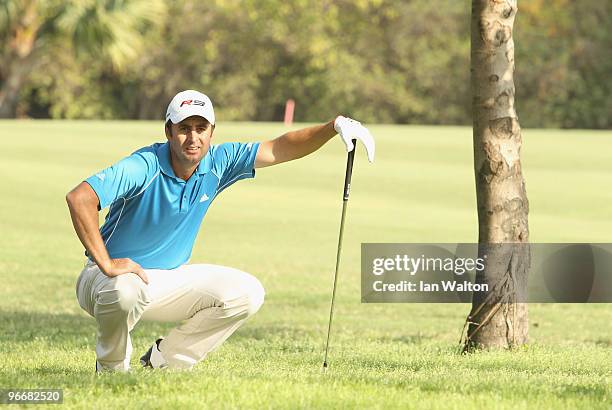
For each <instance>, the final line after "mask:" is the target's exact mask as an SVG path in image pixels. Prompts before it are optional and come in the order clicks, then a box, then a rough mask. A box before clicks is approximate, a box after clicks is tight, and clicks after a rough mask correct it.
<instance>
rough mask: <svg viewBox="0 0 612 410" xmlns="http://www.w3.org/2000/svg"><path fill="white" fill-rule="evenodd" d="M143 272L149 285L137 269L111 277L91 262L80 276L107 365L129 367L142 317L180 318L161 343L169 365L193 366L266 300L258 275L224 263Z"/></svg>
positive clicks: (82, 299) (81, 296)
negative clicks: (133, 333) (134, 331)
mask: <svg viewBox="0 0 612 410" xmlns="http://www.w3.org/2000/svg"><path fill="white" fill-rule="evenodd" d="M145 272H146V273H147V276H148V278H149V284H148V285H147V284H145V283H144V282H143V281H142V279H140V277H138V276H137V275H136V274H134V273H127V274H124V275H119V276H116V277H113V278H109V277H108V276H106V275H105V274H104V273H102V272H101V271H100V269H99V268H98V266H97V265H96V264H95V263H94V262H92V261H88V262H87V264H86V265H85V268H84V269H83V271H82V272H81V274H80V275H79V278H78V280H77V284H76V293H77V299H78V301H79V305H80V306H81V308H82V309H83V310H85V311H86V312H87V313H89V314H90V315H91V316H93V317H94V318H95V319H96V321H97V322H98V331H97V344H96V355H97V359H98V363H99V364H100V365H101V366H102V367H103V368H105V369H112V370H121V371H127V370H129V367H130V357H131V354H132V342H131V340H130V332H131V330H132V329H133V328H134V326H135V325H136V323H138V321H139V320H141V319H143V320H152V321H162V322H181V323H180V324H179V325H178V326H177V327H176V328H174V329H172V330H171V331H170V333H169V334H168V335H167V336H166V337H165V338H164V340H163V341H162V342H161V343H160V346H159V347H160V351H161V352H162V355H163V357H164V359H165V360H166V361H167V362H168V367H169V368H181V369H188V368H191V367H192V366H193V365H195V364H196V363H198V362H199V361H200V360H202V359H204V358H205V357H206V355H207V354H208V353H209V352H211V351H213V350H215V348H217V347H218V346H219V345H220V344H221V343H223V342H224V341H225V340H226V339H227V338H228V337H229V336H230V335H231V334H232V333H233V332H234V331H235V330H236V329H238V328H239V327H240V326H241V325H242V324H243V323H244V322H245V320H246V319H247V318H249V317H250V316H251V315H253V314H254V313H255V312H257V310H259V308H260V307H261V305H262V304H263V301H264V289H263V287H262V285H261V283H260V282H259V281H258V280H257V279H256V278H255V277H254V276H252V275H250V274H248V273H246V272H242V271H240V270H237V269H233V268H228V267H225V266H218V265H208V264H200V265H182V266H180V267H178V268H176V269H171V270H160V269H145ZM151 344H153V340H151Z"/></svg>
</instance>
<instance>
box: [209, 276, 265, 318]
mask: <svg viewBox="0 0 612 410" xmlns="http://www.w3.org/2000/svg"><path fill="white" fill-rule="evenodd" d="M240 274H241V279H240V283H239V285H237V286H235V287H232V288H230V289H227V291H226V292H223V293H222V294H220V295H218V297H219V302H220V303H221V306H222V307H223V308H224V309H225V310H226V311H227V312H228V313H229V314H230V315H232V316H247V317H248V316H251V315H254V314H255V313H256V312H257V311H258V310H259V308H260V307H261V305H263V302H264V297H265V291H264V288H263V285H262V284H261V282H260V281H259V280H258V279H257V278H256V277H255V276H253V275H251V274H249V273H246V272H240Z"/></svg>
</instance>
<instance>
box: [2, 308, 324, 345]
mask: <svg viewBox="0 0 612 410" xmlns="http://www.w3.org/2000/svg"><path fill="white" fill-rule="evenodd" d="M176 325H178V323H160V322H148V321H141V322H139V323H138V324H137V325H136V327H135V328H134V330H133V331H132V337H133V338H140V337H143V338H146V339H147V340H148V339H151V338H155V337H157V336H159V335H164V334H167V333H168V331H169V330H170V329H172V328H173V327H175V326H176ZM96 328H97V326H96V321H95V319H94V318H92V317H90V316H87V315H85V314H78V313H51V312H35V311H34V312H33V311H19V310H3V309H0V329H2V330H1V331H0V343H2V342H3V343H10V342H13V343H22V342H32V341H36V340H42V341H44V342H46V343H51V344H55V343H61V344H65V343H66V342H69V341H70V342H71V343H72V342H75V341H76V342H78V343H77V344H78V346H79V347H82V346H83V345H85V344H86V345H90V346H91V344H92V343H94V341H95V335H96ZM313 336H315V337H318V334H313V333H312V332H309V331H307V330H304V329H300V328H295V327H291V326H283V325H262V326H257V325H253V324H250V323H247V325H246V326H245V327H243V328H241V329H239V330H238V331H237V332H236V333H235V334H234V335H233V336H232V339H233V340H241V339H242V340H244V339H251V340H279V339H291V340H295V339H309V338H312V337H313Z"/></svg>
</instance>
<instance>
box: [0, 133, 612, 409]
mask: <svg viewBox="0 0 612 410" xmlns="http://www.w3.org/2000/svg"><path fill="white" fill-rule="evenodd" d="M283 130H284V128H283V127H282V126H281V125H278V124H254V123H229V124H228V123H222V122H221V123H219V124H218V126H217V131H216V135H215V139H216V141H217V142H222V141H230V140H240V141H249V140H262V139H266V138H269V137H273V136H276V135H279V134H281V133H282V132H283ZM371 130H372V133H373V134H374V136H375V137H376V139H377V143H378V145H377V160H376V163H375V164H373V165H371V164H368V163H367V161H366V158H365V155H364V154H365V153H364V152H363V151H362V150H360V151H359V152H358V155H357V158H356V161H355V169H354V174H353V184H352V193H351V201H350V203H349V210H348V217H347V225H346V230H345V239H344V246H343V249H344V253H343V266H342V268H341V273H340V280H339V290H338V297H337V306H336V316H335V319H334V320H335V322H334V326H335V330H334V334H333V335H332V350H331V357H330V362H331V368H330V370H329V372H328V373H327V375H323V374H322V373H321V363H322V360H323V349H324V342H325V340H324V338H325V331H326V327H327V317H328V308H329V306H328V304H329V297H330V293H331V285H332V279H333V278H332V276H333V267H334V261H335V251H336V241H337V232H338V224H339V217H340V210H341V189H342V182H343V177H344V166H345V158H346V154H345V153H344V147H343V145H342V143H341V142H340V141H339V140H334V141H332V142H330V143H329V144H328V145H327V146H325V147H324V148H323V149H322V150H321V151H319V152H318V153H317V154H315V155H314V156H311V157H308V158H305V159H302V160H300V161H296V162H293V163H290V164H283V165H280V166H277V167H272V168H268V169H262V170H258V171H257V177H256V178H255V179H254V180H247V181H241V182H239V183H238V184H236V185H234V186H233V187H232V188H231V189H229V190H227V191H225V192H224V193H223V195H222V196H221V197H219V199H217V201H216V203H215V205H214V206H213V207H212V209H211V211H210V212H209V214H208V215H207V217H206V220H205V221H204V224H203V228H202V230H201V234H200V236H199V238H198V241H197V244H196V248H195V250H194V256H193V258H192V261H193V262H208V263H217V264H222V265H229V266H234V267H237V268H240V269H243V270H246V271H249V272H251V273H253V274H255V275H256V276H258V277H259V278H260V280H261V281H262V283H263V284H264V286H265V288H266V290H267V299H266V303H265V304H264V306H263V308H262V309H261V311H260V312H259V313H258V314H257V315H256V316H255V317H254V318H253V319H252V320H251V321H250V322H249V323H248V324H247V325H246V326H245V327H243V328H242V329H241V330H239V331H238V332H237V333H236V334H235V335H234V336H233V337H232V338H231V339H230V340H229V341H228V342H227V343H226V344H224V345H223V346H222V347H221V348H220V349H219V350H218V351H216V352H215V353H213V354H212V355H210V357H209V358H208V359H207V360H206V361H205V362H203V363H200V364H199V365H198V366H197V367H196V369H195V370H193V371H192V372H186V373H173V372H149V371H144V370H141V369H140V368H139V366H138V364H137V360H138V357H140V355H141V353H142V352H144V350H146V349H147V348H148V346H149V345H150V344H151V343H152V341H153V340H154V339H155V338H156V337H157V336H158V335H162V334H164V333H165V332H166V331H167V329H169V328H170V327H171V326H172V325H171V324H168V325H163V324H155V323H144V322H143V323H140V324H139V325H138V326H137V328H136V329H135V331H134V332H133V342H134V355H133V357H132V365H133V367H134V370H133V372H131V373H129V374H112V375H102V376H96V375H94V361H95V353H94V343H95V321H94V319H93V318H91V317H89V316H87V314H86V313H85V312H83V311H81V309H80V308H79V306H78V303H77V301H76V296H75V290H74V287H75V281H76V278H77V276H78V273H79V272H80V270H81V267H82V265H83V262H84V257H83V251H82V247H81V244H80V243H79V242H78V239H77V237H76V235H75V234H74V231H73V229H72V225H71V223H70V219H69V214H68V210H67V207H66V204H65V200H64V196H65V194H66V192H68V190H70V189H71V188H72V187H73V186H75V185H76V184H78V183H79V182H80V181H81V180H82V179H83V178H85V177H87V176H89V175H91V174H93V173H95V172H96V171H98V170H100V169H102V168H104V167H106V166H108V165H110V164H111V163H113V162H115V161H116V160H118V159H120V158H121V157H122V156H125V155H127V154H129V153H130V152H132V151H133V150H135V149H137V148H139V147H141V146H144V145H149V144H151V143H153V142H155V141H162V140H163V139H164V138H163V134H162V132H163V128H162V123H161V121H159V122H110V121H109V122H50V121H36V122H11V121H8V122H7V121H4V122H0V135H1V137H0V152H1V154H0V155H1V161H0V177H1V178H0V190H1V191H0V192H1V196H2V206H1V207H0V232H1V235H0V277H1V278H2V286H1V287H0V388H9V387H11V388H26V387H30V388H35V387H38V388H52V387H54V388H63V389H64V393H65V399H64V407H69V408H72V407H75V408H91V407H95V408H104V409H107V408H116V407H125V408H135V407H147V408H164V407H170V406H173V407H174V408H176V409H178V408H183V407H198V408H206V407H208V408H231V407H242V408H261V407H275V408H278V407H280V408H312V407H323V408H328V407H362V408H394V407H398V408H424V409H425V408H427V409H431V408H440V409H447V408H458V409H459V408H460V409H466V408H475V409H483V408H491V407H496V408H513V409H514V408H527V407H532V408H568V407H569V408H572V407H582V408H609V407H610V376H611V371H612V353H611V351H612V350H611V347H612V326H610V324H611V323H612V308H611V307H610V305H604V304H602V305H532V306H531V307H530V315H531V321H530V324H531V326H530V334H531V340H532V342H531V344H530V345H529V346H527V347H525V348H522V349H520V350H519V351H516V352H496V353H479V354H474V355H470V356H462V355H459V354H457V353H456V352H457V341H458V339H459V335H460V331H461V327H462V325H463V321H464V319H465V315H466V314H467V313H468V309H469V307H468V306H467V305H408V304H405V305H399V304H397V305H365V304H361V303H360V301H359V300H360V297H359V269H360V266H359V264H360V259H359V258H360V243H361V242H474V241H476V240H477V236H476V235H477V222H476V212H475V193H474V182H473V172H472V162H471V161H472V149H471V130H470V129H469V128H460V127H408V126H406V127H402V126H373V127H371ZM523 137H524V145H523V168H524V172H525V175H526V180H527V190H528V196H529V199H530V206H531V214H530V224H531V240H532V241H534V242H611V241H612V189H610V187H611V186H612V159H611V158H612V157H611V153H612V133H611V132H590V131H554V130H548V131H539V130H524V132H523Z"/></svg>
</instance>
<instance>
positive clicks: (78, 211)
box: [66, 182, 149, 284]
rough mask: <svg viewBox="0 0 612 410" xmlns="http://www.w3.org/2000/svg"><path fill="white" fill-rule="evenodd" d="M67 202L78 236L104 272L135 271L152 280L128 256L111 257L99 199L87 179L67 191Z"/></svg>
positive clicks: (118, 273)
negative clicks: (99, 219) (99, 218)
mask: <svg viewBox="0 0 612 410" xmlns="http://www.w3.org/2000/svg"><path fill="white" fill-rule="evenodd" d="M66 202H67V203H68V209H69V210H70V217H71V218H72V224H73V226H74V230H75V231H76V233H77V236H78V237H79V239H80V241H81V243H82V244H83V246H84V247H85V249H86V250H87V253H88V255H89V256H90V257H91V258H92V259H93V260H94V261H95V262H96V264H97V265H98V267H99V268H100V270H101V271H102V273H104V274H105V275H106V276H109V277H113V276H118V275H122V274H124V273H130V272H132V273H135V274H136V275H138V276H140V278H141V279H142V280H143V281H144V282H145V283H147V284H148V283H149V280H148V278H147V274H146V273H145V271H144V270H143V269H142V267H141V266H140V265H138V264H137V263H136V262H134V261H132V260H131V259H129V258H120V259H111V258H110V256H109V254H108V250H107V249H106V246H105V245H104V240H103V239H102V235H100V227H99V226H98V205H99V199H98V196H97V195H96V193H95V191H94V190H93V189H92V187H91V186H90V185H89V184H88V183H87V182H81V183H80V184H79V185H77V186H76V187H75V188H74V189H73V190H72V191H70V192H68V194H67V195H66Z"/></svg>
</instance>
